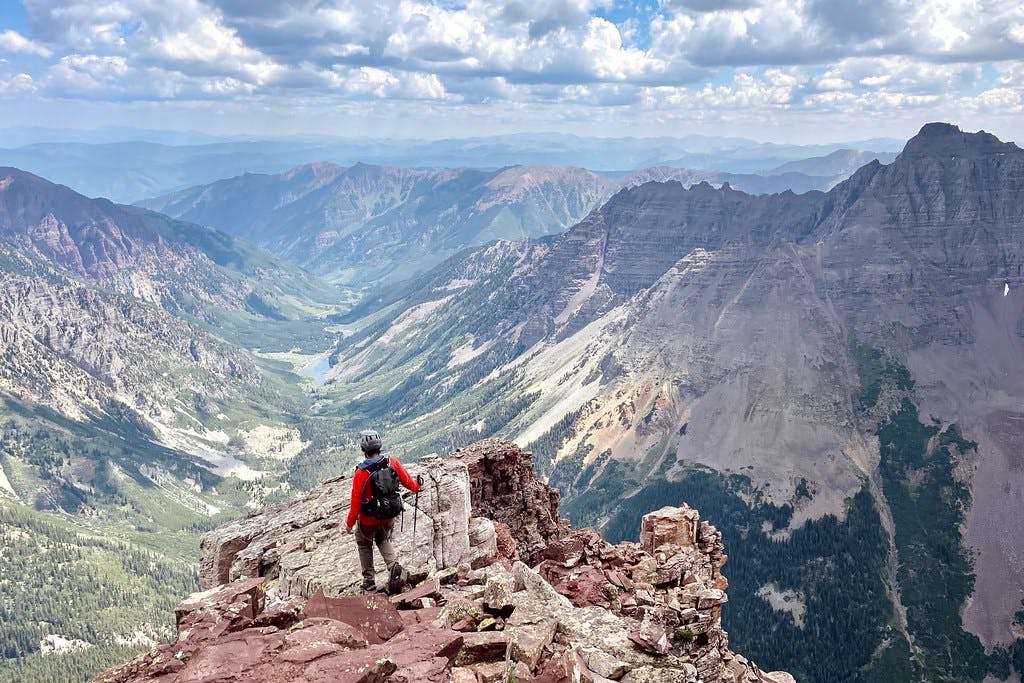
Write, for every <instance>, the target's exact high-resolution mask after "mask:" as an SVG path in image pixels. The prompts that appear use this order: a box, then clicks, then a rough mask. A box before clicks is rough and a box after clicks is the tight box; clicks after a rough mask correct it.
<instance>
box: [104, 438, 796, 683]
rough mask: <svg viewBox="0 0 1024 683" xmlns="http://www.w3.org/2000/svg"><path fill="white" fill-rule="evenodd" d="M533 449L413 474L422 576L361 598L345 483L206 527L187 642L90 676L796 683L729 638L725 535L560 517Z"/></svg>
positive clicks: (693, 518) (310, 681) (676, 525)
mask: <svg viewBox="0 0 1024 683" xmlns="http://www.w3.org/2000/svg"><path fill="white" fill-rule="evenodd" d="M531 459H532V456H531V454H530V453H526V452H523V451H522V450H520V449H519V448H518V447H517V446H516V445H515V444H512V443H510V442H507V441H499V440H486V441H481V442H478V443H475V444H473V445H471V446H469V447H467V448H466V449H464V450H461V451H458V452H456V453H455V454H454V455H453V456H452V457H450V458H447V459H440V458H437V457H428V458H424V459H423V460H421V461H420V463H419V464H418V465H414V466H412V467H410V470H412V471H413V473H414V474H421V475H423V478H424V480H425V482H426V485H425V486H424V489H423V490H422V491H421V493H420V498H419V512H418V514H417V520H416V533H415V539H413V529H412V526H413V524H412V518H411V516H412V509H411V508H412V501H413V498H412V497H411V496H410V497H408V498H407V500H406V507H407V508H408V509H407V512H406V516H405V521H404V530H402V531H398V530H397V528H396V546H397V548H398V549H399V553H400V558H401V560H402V562H403V563H405V564H406V565H407V566H408V567H409V569H410V570H411V576H412V577H413V578H414V579H415V582H416V585H415V586H414V587H413V588H411V589H410V590H408V591H407V592H406V593H404V594H402V595H397V596H393V597H391V598H388V597H386V596H384V595H381V594H374V595H365V596H364V595H353V594H352V593H354V591H355V589H356V587H357V585H358V583H359V580H360V577H359V571H358V567H359V564H358V560H357V558H356V550H355V543H354V541H353V540H352V538H351V537H349V536H348V535H347V534H345V532H344V529H343V528H342V524H343V520H344V519H345V515H346V513H347V511H348V501H349V492H350V488H349V486H350V482H349V480H348V479H347V478H339V479H334V480H330V481H326V482H323V483H322V484H321V485H320V486H319V487H318V488H316V489H315V490H313V491H311V492H310V493H309V494H308V495H306V496H305V497H303V498H301V499H299V500H296V501H294V502H292V503H288V504H284V505H279V506H276V507H272V508H268V509H265V510H262V511H260V512H257V513H254V514H252V515H250V516H249V517H246V518H245V519H242V520H239V521H237V522H234V523H232V524H228V525H226V526H224V527H221V528H220V529H217V530H215V531H213V532H211V533H209V534H207V535H206V536H205V537H204V538H203V541H202V545H201V558H200V573H201V579H202V587H203V588H204V589H205V590H204V591H203V592H201V593H196V594H194V595H192V596H190V597H189V598H188V599H186V600H185V601H184V602H183V603H182V604H181V605H180V606H179V607H178V609H177V610H176V613H175V616H176V619H177V624H178V637H177V640H176V641H175V642H171V643H163V644H161V645H159V646H157V647H156V648H154V649H153V650H151V651H150V652H148V653H145V654H143V655H140V656H139V657H137V658H135V659H134V660H132V661H131V662H129V663H127V664H125V665H123V666H121V667H118V668H116V669H112V670H110V671H107V672H105V673H103V674H101V675H100V676H98V677H97V678H95V679H94V681H95V682H97V683H98V682H103V683H129V682H133V683H134V682H141V681H147V682H148V681H153V682H161V683H198V682H199V681H204V682H213V681H224V682H227V681H247V682H252V683H261V682H263V681H266V682H268V683H269V682H270V681H275V682H277V681H303V682H307V683H314V682H317V681H325V682H326V681H332V682H338V683H492V682H501V683H506V682H507V681H517V682H518V683H526V682H531V681H532V682H535V683H541V682H543V683H570V682H571V683H576V682H579V681H587V682H591V683H604V682H606V681H623V682H625V683H670V682H671V683H698V682H701V683H757V682H760V683H793V678H792V676H790V675H789V674H787V673H782V672H773V673H765V672H762V671H761V670H760V669H759V668H758V667H757V666H756V665H754V664H753V663H752V662H750V661H748V660H747V659H745V658H744V657H742V656H740V655H738V654H735V653H733V652H732V651H731V650H730V649H729V644H728V636H727V634H726V633H725V631H723V630H722V621H721V617H722V605H723V604H724V603H725V602H726V601H727V596H726V594H725V589H726V587H727V585H728V582H727V581H726V579H725V577H724V576H723V575H722V574H721V568H722V565H723V564H724V563H725V561H726V556H725V554H724V548H723V545H722V537H721V534H720V533H719V532H718V531H717V530H716V529H715V528H714V527H713V526H711V525H710V524H708V523H707V522H701V521H700V516H699V514H698V513H697V511H696V510H693V509H691V508H689V507H687V506H686V505H682V506H680V507H666V508H662V509H661V510H658V511H656V512H652V513H650V514H649V515H647V516H645V517H644V518H643V522H642V528H641V533H640V543H620V544H618V545H611V544H609V543H608V542H606V541H605V540H604V539H603V538H602V537H601V535H600V534H599V533H597V532H596V531H593V530H591V529H579V530H572V529H571V528H570V526H569V524H568V522H566V521H565V520H563V519H561V518H559V517H558V510H557V505H558V493H557V491H555V490H553V489H551V488H550V487H548V486H547V485H545V484H544V483H543V482H541V481H539V480H538V479H537V478H536V475H535V474H534V470H533V467H532V463H531ZM484 515H487V516H484ZM399 527H401V525H399Z"/></svg>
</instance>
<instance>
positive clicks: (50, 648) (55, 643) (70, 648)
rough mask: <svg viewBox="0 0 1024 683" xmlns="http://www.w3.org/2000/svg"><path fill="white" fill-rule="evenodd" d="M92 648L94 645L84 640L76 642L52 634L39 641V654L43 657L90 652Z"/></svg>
mask: <svg viewBox="0 0 1024 683" xmlns="http://www.w3.org/2000/svg"><path fill="white" fill-rule="evenodd" d="M91 647H93V645H92V643H87V642H85V641H84V640H75V639H74V638H66V637H64V636H59V635H56V634H54V633H51V634H50V635H48V636H46V637H45V638H43V639H42V640H40V641H39V654H41V655H42V656H43V657H49V656H51V655H67V654H71V653H72V652H81V651H83V650H88V649H89V648H91Z"/></svg>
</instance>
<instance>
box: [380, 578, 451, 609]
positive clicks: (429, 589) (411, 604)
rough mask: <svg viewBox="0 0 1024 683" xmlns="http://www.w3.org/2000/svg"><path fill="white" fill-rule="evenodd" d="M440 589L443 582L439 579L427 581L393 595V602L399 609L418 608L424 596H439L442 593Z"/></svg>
mask: <svg viewBox="0 0 1024 683" xmlns="http://www.w3.org/2000/svg"><path fill="white" fill-rule="evenodd" d="M440 591H441V584H440V583H439V582H438V581H436V580H434V581H427V582H426V583H424V584H423V585H420V586H416V587H415V588H413V589H412V590H408V591H406V592H404V593H402V594H400V595H396V596H394V597H392V598H391V602H392V603H393V604H394V605H395V606H396V607H398V609H418V608H420V604H419V601H420V600H421V599H422V598H437V597H438V596H439V595H440Z"/></svg>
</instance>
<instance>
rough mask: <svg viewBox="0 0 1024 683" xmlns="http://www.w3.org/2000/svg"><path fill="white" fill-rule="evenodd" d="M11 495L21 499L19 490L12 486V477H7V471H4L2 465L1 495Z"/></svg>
mask: <svg viewBox="0 0 1024 683" xmlns="http://www.w3.org/2000/svg"><path fill="white" fill-rule="evenodd" d="M5 494H6V495H10V496H11V497H12V498H14V500H21V499H20V498H18V494H17V492H16V491H15V490H14V487H13V486H11V481H10V479H8V478H7V473H6V472H4V466H3V465H0V495H5Z"/></svg>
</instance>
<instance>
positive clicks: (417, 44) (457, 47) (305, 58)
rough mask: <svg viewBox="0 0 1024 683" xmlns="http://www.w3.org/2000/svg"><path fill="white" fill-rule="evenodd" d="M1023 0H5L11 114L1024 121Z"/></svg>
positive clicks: (654, 124)
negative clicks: (53, 0)
mask: <svg viewBox="0 0 1024 683" xmlns="http://www.w3.org/2000/svg"><path fill="white" fill-rule="evenodd" d="M1022 114H1024V5H1022V4H1021V3H1019V2H1015V1H1006V0H913V1H911V0H501V1H498V0H465V1H464V2H462V1H459V2H453V1H451V0H433V1H431V0H376V1H373V2H369V1H364V0H165V1H163V2H154V1H153V0H110V1H105V0H64V1H63V2H52V1H50V0H23V1H22V2H17V1H16V0H0V126H20V125H41V126H54V127H71V128H91V127H98V126H140V127H154V128H169V129H193V130H202V131H206V132H210V133H222V134H223V133H231V134H239V133H240V134H256V135H267V134H303V133H328V134H339V135H372V136H388V137H403V136H422V137H439V136H465V135H476V134H490V133H506V132H523V131H562V132H572V133H579V134H593V135H605V136H621V135H686V134H690V133H702V134H728V135H743V136H747V137H753V138H757V139H764V140H775V141H785V142H812V141H824V140H844V139H846V140H848V139H859V138H867V137H877V136H895V137H907V136H909V135H911V134H913V133H914V132H915V131H916V130H917V129H918V128H920V126H921V125H922V124H923V123H925V122H928V121H934V120H945V121H951V122H954V123H957V124H959V125H960V126H961V127H963V128H965V129H971V130H977V129H980V128H985V129H986V130H990V131H992V132H994V133H996V134H997V135H999V136H1000V137H1003V138H1004V139H1019V138H1022V137H1024V116H1022Z"/></svg>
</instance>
